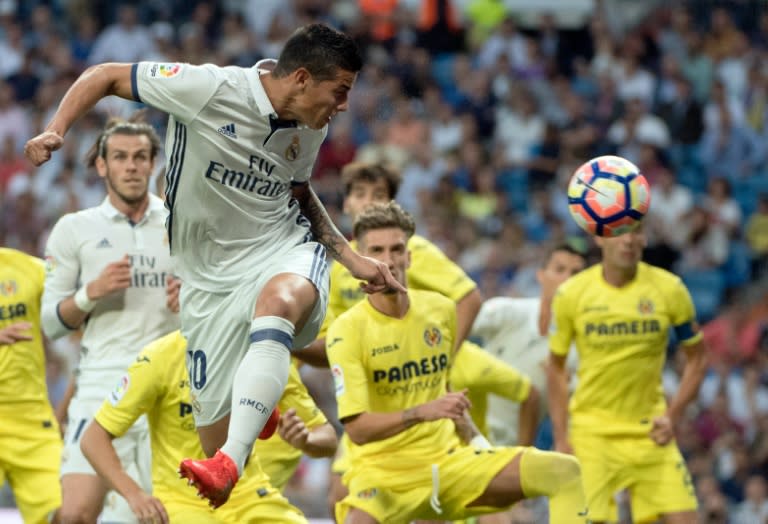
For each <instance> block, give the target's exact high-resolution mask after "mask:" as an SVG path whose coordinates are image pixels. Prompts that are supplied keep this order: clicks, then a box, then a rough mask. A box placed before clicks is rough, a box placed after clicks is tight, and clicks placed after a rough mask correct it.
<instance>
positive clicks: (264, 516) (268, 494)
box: [171, 479, 307, 524]
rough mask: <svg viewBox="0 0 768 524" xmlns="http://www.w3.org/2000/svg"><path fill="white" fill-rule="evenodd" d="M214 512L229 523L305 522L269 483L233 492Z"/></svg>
mask: <svg viewBox="0 0 768 524" xmlns="http://www.w3.org/2000/svg"><path fill="white" fill-rule="evenodd" d="M243 480H247V479H243ZM215 514H216V516H217V517H218V518H220V519H222V520H223V521H225V522H227V523H231V524H239V523H241V522H269V523H270V524H307V519H306V518H305V517H304V514H303V513H302V512H301V510H299V509H298V508H297V507H295V506H293V505H292V504H291V503H290V502H288V499H287V498H285V497H284V496H283V495H281V494H280V492H279V491H277V490H276V489H275V488H273V487H272V486H270V485H262V486H249V487H248V489H241V490H239V492H235V493H233V495H232V498H230V499H229V501H228V502H227V503H226V504H225V505H223V506H222V507H220V508H219V509H217V510H216V511H215ZM171 522H173V521H171ZM179 522H183V521H179Z"/></svg>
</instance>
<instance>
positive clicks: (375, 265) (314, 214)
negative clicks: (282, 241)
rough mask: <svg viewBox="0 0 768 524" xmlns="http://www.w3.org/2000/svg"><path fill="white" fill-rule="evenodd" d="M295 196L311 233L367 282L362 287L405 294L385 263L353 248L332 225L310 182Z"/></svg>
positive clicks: (333, 255)
mask: <svg viewBox="0 0 768 524" xmlns="http://www.w3.org/2000/svg"><path fill="white" fill-rule="evenodd" d="M293 197H294V198H295V199H296V200H297V201H298V202H299V205H300V206H301V210H302V213H303V214H304V216H306V217H307V218H308V219H309V222H310V224H311V228H312V233H313V234H314V235H315V238H316V239H317V241H318V242H320V243H321V244H322V245H323V246H325V249H326V250H327V251H328V253H329V254H330V255H331V256H332V257H333V258H334V259H335V260H338V261H339V262H340V263H341V264H343V265H344V267H346V268H347V269H349V271H350V273H352V276H354V277H355V278H357V279H358V280H363V281H365V283H364V284H362V285H361V287H362V289H363V291H365V292H366V293H378V292H380V291H385V290H387V289H396V290H397V291H400V292H402V293H405V292H406V290H405V287H403V285H402V284H400V282H398V281H397V280H396V279H395V277H393V276H392V273H391V272H390V271H389V267H387V265H386V264H384V263H383V262H379V261H378V260H374V259H372V258H369V257H364V256H362V255H360V254H358V253H357V252H355V250H354V249H352V248H351V247H350V245H349V242H347V239H346V238H344V235H342V234H341V233H340V232H339V230H338V228H336V226H335V225H334V224H333V222H332V221H331V218H330V217H329V216H328V212H327V211H326V210H325V207H324V206H323V204H322V202H320V199H319V198H318V196H317V194H315V191H314V190H313V189H312V186H310V185H309V182H305V183H303V184H299V185H296V186H294V188H293Z"/></svg>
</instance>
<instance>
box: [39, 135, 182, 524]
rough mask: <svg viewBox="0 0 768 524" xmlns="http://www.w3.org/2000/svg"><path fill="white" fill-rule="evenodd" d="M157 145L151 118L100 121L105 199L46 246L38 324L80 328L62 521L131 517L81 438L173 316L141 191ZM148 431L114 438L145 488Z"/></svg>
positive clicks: (154, 205)
mask: <svg viewBox="0 0 768 524" xmlns="http://www.w3.org/2000/svg"><path fill="white" fill-rule="evenodd" d="M159 148H160V139H159V138H158V136H157V134H156V133H155V131H154V129H153V128H152V126H150V125H149V124H146V123H141V122H125V121H122V122H116V123H110V124H108V125H107V127H106V128H105V129H104V131H103V132H102V133H101V135H100V136H99V138H98V140H97V142H96V144H95V145H94V148H93V150H92V154H91V157H90V158H89V163H90V164H93V165H94V166H95V168H96V170H97V171H98V173H99V175H100V176H101V177H102V178H104V180H105V182H106V186H107V198H106V199H105V200H104V202H103V203H102V204H101V205H99V206H97V207H93V208H90V209H85V210H83V211H79V212H76V213H70V214H67V215H64V216H63V217H62V218H61V219H59V221H58V222H57V223H56V225H55V226H54V228H53V230H52V231H51V235H50V237H49V238H48V243H47V245H46V248H45V258H46V265H47V272H46V278H45V290H44V293H43V304H42V325H43V330H44V331H45V333H46V335H48V336H49V337H51V338H58V337H61V336H64V335H67V334H69V333H70V332H71V330H74V329H77V328H79V327H81V326H83V328H84V332H83V338H82V343H81V353H80V362H79V365H78V370H77V378H76V382H75V384H76V392H75V394H74V397H73V398H72V400H71V402H70V404H69V409H68V412H67V418H68V420H69V423H68V425H67V432H66V435H65V437H64V454H63V457H62V466H61V486H62V505H61V509H60V512H59V517H60V519H61V521H62V522H64V523H80V522H95V521H96V518H97V517H98V516H99V513H101V512H102V509H103V513H102V519H103V521H104V522H135V518H134V517H133V512H132V511H131V509H130V507H129V506H128V504H127V502H125V500H124V499H123V498H122V497H119V495H117V493H114V494H113V493H109V496H108V497H107V494H108V490H109V486H108V485H107V484H106V483H105V482H104V481H103V480H102V479H101V478H100V477H99V476H97V474H96V472H95V471H94V469H93V468H92V467H91V465H90V464H89V462H88V461H87V460H86V458H85V457H84V456H83V454H82V452H81V451H80V437H81V436H82V432H83V429H84V428H85V427H86V425H87V424H88V423H89V422H90V420H91V419H92V418H93V415H94V414H95V413H96V411H97V410H98V408H99V406H100V405H101V403H102V402H103V401H104V398H105V397H107V396H110V397H111V398H113V399H114V400H115V401H117V400H119V397H120V396H121V395H122V394H123V393H124V392H125V390H126V389H127V388H128V387H130V385H129V384H128V383H127V382H126V380H127V379H126V377H127V375H126V374H125V373H126V370H127V368H128V366H130V364H131V363H132V362H133V361H134V359H135V358H136V355H137V354H138V352H139V350H140V349H141V348H142V347H143V346H144V345H146V344H148V343H149V342H151V341H152V340H154V339H156V338H158V337H160V336H162V335H164V334H166V333H168V332H170V331H173V330H174V329H175V328H176V327H177V326H178V324H179V321H178V315H177V314H175V313H174V312H173V311H172V310H171V309H169V307H168V306H167V304H166V299H167V298H168V297H167V292H166V286H167V285H168V283H169V279H170V278H172V275H173V265H172V261H171V255H170V252H169V249H168V241H167V237H166V232H165V226H164V224H165V220H166V217H167V215H168V213H167V212H166V210H165V208H164V207H163V202H162V200H161V199H160V198H158V197H157V196H155V195H152V194H150V193H149V191H148V187H149V180H150V177H151V175H152V173H153V170H154V160H155V157H156V155H157V152H158V150H159ZM110 391H111V393H110ZM148 438H149V436H148V428H147V424H146V420H143V423H139V424H137V425H136V426H135V427H134V428H132V430H131V431H130V432H129V433H128V434H127V435H126V436H124V437H123V438H120V439H117V440H116V441H115V448H116V449H117V451H118V454H119V456H120V458H121V461H122V462H123V465H124V467H125V469H126V471H128V472H129V473H131V474H132V476H134V478H135V479H136V480H137V482H139V483H140V484H141V485H142V486H146V487H147V488H149V487H151V479H150V470H149V469H148V468H149V467H150V465H151V456H150V455H151V452H150V448H149V441H148ZM105 500H107V501H108V503H105Z"/></svg>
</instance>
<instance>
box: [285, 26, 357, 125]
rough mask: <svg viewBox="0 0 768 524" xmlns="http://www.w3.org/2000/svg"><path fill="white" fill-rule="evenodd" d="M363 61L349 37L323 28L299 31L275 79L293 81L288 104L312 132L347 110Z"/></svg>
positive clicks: (292, 36) (307, 27)
mask: <svg viewBox="0 0 768 524" xmlns="http://www.w3.org/2000/svg"><path fill="white" fill-rule="evenodd" d="M362 67H363V58H362V55H361V54H360V50H359V48H358V47H357V44H356V43H355V41H354V40H353V39H352V38H350V37H349V36H348V35H345V34H344V33H342V32H340V31H336V30H335V29H332V28H330V27H328V26H326V25H323V24H310V25H307V26H304V27H302V28H299V29H298V30H296V31H295V32H294V33H293V35H291V37H290V38H289V39H288V41H287V42H286V43H285V46H284V47H283V50H282V52H281V53H280V57H279V58H278V59H277V65H276V66H275V69H274V71H272V75H273V76H274V77H275V78H290V79H291V80H292V82H291V83H290V85H291V89H290V91H289V92H288V93H287V99H288V104H289V105H290V108H291V113H292V114H293V115H294V117H295V118H296V119H297V120H299V121H300V122H302V123H303V124H306V125H308V126H309V127H311V128H313V129H321V128H322V127H324V126H325V125H326V124H328V122H329V121H330V119H331V118H332V117H333V116H334V115H336V113H339V112H341V111H346V110H347V107H348V106H347V94H348V93H349V90H350V89H352V86H353V84H354V83H355V80H356V79H357V73H358V72H359V71H360V69H362Z"/></svg>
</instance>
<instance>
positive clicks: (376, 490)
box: [336, 446, 526, 523]
mask: <svg viewBox="0 0 768 524" xmlns="http://www.w3.org/2000/svg"><path fill="white" fill-rule="evenodd" d="M525 449H526V448H523V447H498V448H491V449H485V450H481V449H475V448H474V447H471V446H460V447H458V448H455V449H453V450H451V451H450V452H447V453H446V454H445V455H444V456H443V457H441V458H440V459H438V460H437V461H435V463H428V462H425V463H422V464H421V465H418V464H415V463H414V461H411V460H409V461H407V463H403V464H392V465H391V466H389V465H388V466H387V467H386V468H383V467H371V466H369V465H366V464H360V465H359V466H355V465H353V467H352V468H351V469H350V470H349V471H348V472H347V473H346V474H345V475H344V483H345V484H346V485H347V486H349V495H348V496H347V497H346V498H344V500H342V501H341V502H339V503H338V504H336V521H337V522H344V520H345V519H346V516H347V514H348V513H349V511H350V509H351V508H359V509H361V510H363V511H365V512H366V513H368V514H369V515H371V516H372V517H374V518H375V519H376V520H378V521H379V522H382V523H384V522H409V521H410V520H413V519H424V520H460V519H464V518H467V517H470V516H473V515H482V514H485V513H494V512H497V511H499V508H491V507H480V506H477V507H471V508H467V507H466V506H467V505H468V504H470V503H471V502H472V501H474V500H475V499H477V498H478V497H479V496H480V495H481V494H482V493H483V492H484V491H485V489H486V487H487V486H488V484H489V483H490V482H491V480H493V478H494V477H495V476H496V475H497V474H498V473H499V472H500V471H501V470H502V469H503V468H504V467H505V466H506V465H507V464H509V463H510V462H511V461H512V459H513V458H514V457H515V456H516V455H518V454H519V453H521V452H523V451H524V450H525Z"/></svg>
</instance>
